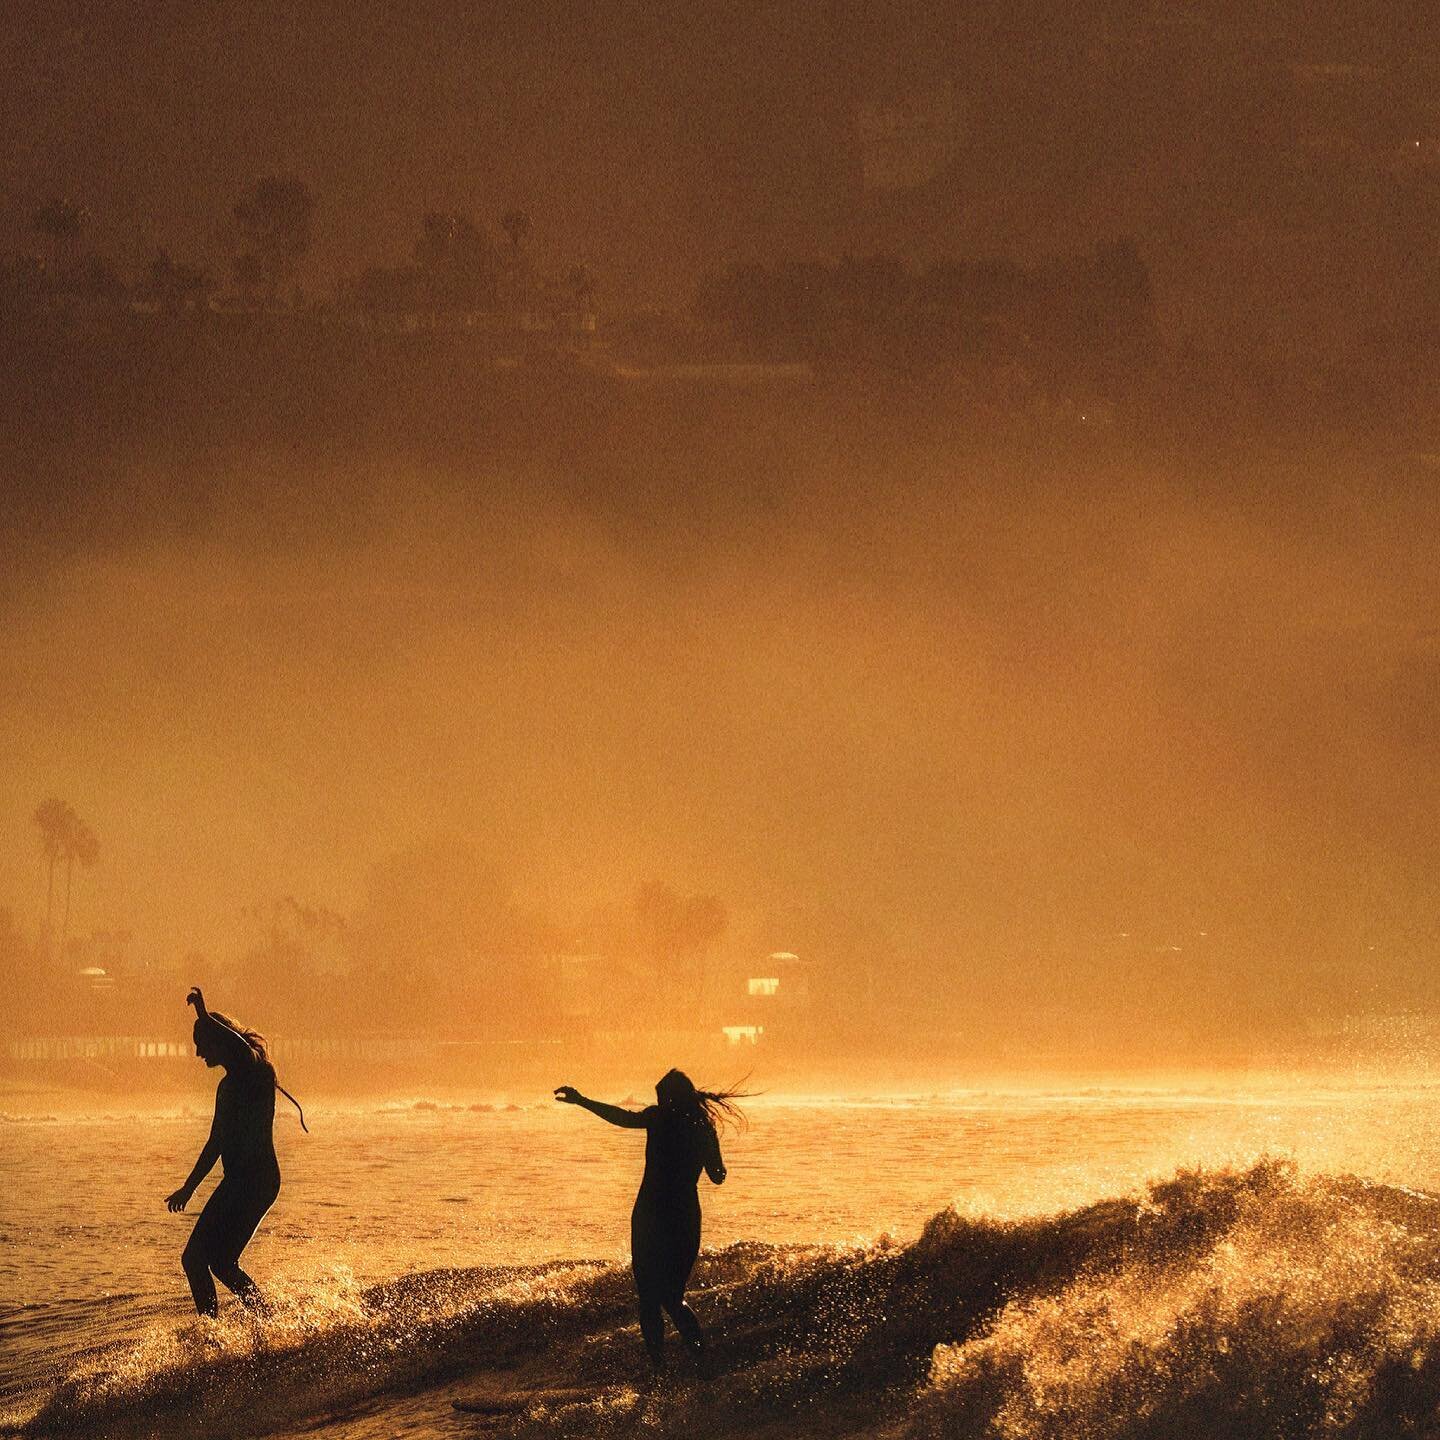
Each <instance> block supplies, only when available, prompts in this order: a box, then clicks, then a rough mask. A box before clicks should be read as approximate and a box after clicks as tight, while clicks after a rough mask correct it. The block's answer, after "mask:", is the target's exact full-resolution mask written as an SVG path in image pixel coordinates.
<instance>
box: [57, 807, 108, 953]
mask: <svg viewBox="0 0 1440 1440" xmlns="http://www.w3.org/2000/svg"><path fill="white" fill-rule="evenodd" d="M70 821H71V823H70V828H69V833H68V834H67V836H66V840H67V844H66V847H65V919H64V922H63V923H62V925H61V928H60V953H61V955H64V953H65V946H66V945H67V944H68V943H69V939H70V886H71V883H72V881H73V878H74V875H75V862H76V861H77V860H78V861H79V862H80V865H81V868H82V869H85V870H88V869H89V868H90V867H91V866H92V865H93V864H94V863H95V861H96V859H97V858H98V857H99V854H100V842H99V841H98V840H97V839H96V838H95V832H94V831H93V830H92V829H91V828H90V827H89V826H88V825H87V824H86V823H85V822H84V821H83V820H82V819H81V818H80V817H79V816H78V815H77V814H75V812H74V811H73V810H72V811H71V812H70Z"/></svg>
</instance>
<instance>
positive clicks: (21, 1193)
mask: <svg viewBox="0 0 1440 1440" xmlns="http://www.w3.org/2000/svg"><path fill="white" fill-rule="evenodd" d="M306 1098H307V1101H308V1102H309V1103H307V1118H308V1119H309V1122H310V1128H311V1132H312V1133H311V1134H309V1135H304V1134H302V1133H301V1132H300V1129H299V1126H298V1124H297V1123H296V1120H295V1117H294V1112H293V1111H292V1110H290V1108H289V1107H288V1106H286V1105H284V1103H283V1102H282V1104H281V1106H280V1108H279V1109H277V1112H276V1135H277V1148H278V1150H279V1154H280V1162H281V1167H282V1171H283V1174H284V1187H283V1189H282V1192H281V1195H280V1199H279V1201H278V1202H277V1204H276V1206H275V1207H274V1209H273V1210H272V1211H271V1213H270V1215H269V1216H268V1217H267V1219H266V1221H265V1223H264V1224H263V1225H262V1227H261V1230H260V1232H259V1234H258V1235H257V1237H256V1239H255V1241H254V1242H253V1244H252V1245H251V1247H250V1249H249V1250H248V1251H247V1252H246V1258H245V1262H244V1263H245V1265H246V1268H247V1269H248V1270H249V1271H250V1272H251V1273H252V1274H253V1275H254V1276H255V1277H256V1279H257V1280H258V1281H259V1282H260V1283H261V1285H262V1286H263V1287H264V1288H265V1290H266V1291H267V1294H268V1295H269V1296H270V1298H271V1300H272V1302H273V1305H274V1310H273V1314H272V1315H271V1316H270V1317H269V1318H268V1319H266V1320H264V1321H255V1320H253V1319H251V1318H250V1317H248V1316H246V1315H244V1314H243V1313H242V1312H240V1311H239V1309H238V1307H236V1306H235V1305H234V1304H233V1302H231V1303H228V1304H227V1301H228V1300H229V1297H228V1296H226V1295H225V1293H224V1292H223V1291H222V1307H223V1313H222V1318H221V1320H220V1322H219V1323H218V1324H214V1325H208V1324H206V1323H204V1322H200V1321H197V1320H196V1319H195V1317H194V1316H193V1313H191V1312H190V1307H189V1301H188V1296H187V1292H186V1289H185V1283H184V1277H183V1275H182V1274H181V1271H180V1267H179V1254H180V1250H181V1248H182V1247H183V1245H184V1243H185V1239H186V1237H187V1235H188V1232H189V1229H190V1226H191V1224H192V1223H193V1218H194V1216H195V1215H196V1214H197V1213H198V1212H199V1209H200V1207H201V1205H202V1204H203V1200H204V1197H205V1195H206V1194H207V1193H208V1189H209V1183H213V1181H212V1182H208V1183H207V1185H206V1186H205V1187H203V1188H202V1190H201V1192H200V1193H199V1194H198V1195H197V1196H196V1199H195V1200H194V1201H193V1202H192V1204H191V1207H190V1211H189V1213H188V1215H170V1214H168V1213H167V1211H166V1210H165V1206H164V1197H165V1196H166V1195H167V1194H168V1193H169V1192H170V1191H171V1190H173V1189H174V1188H176V1187H177V1186H178V1185H179V1184H180V1182H181V1181H182V1180H183V1179H184V1177H185V1175H186V1174H187V1172H188V1170H189V1168H190V1165H191V1164H192V1163H193V1160H194V1157H195V1154H196V1153H197V1152H198V1150H199V1148H200V1146H201V1144H202V1142H203V1141H204V1139H205V1135H206V1132H207V1128H208V1120H209V1111H208V1093H207V1092H206V1091H205V1090H202V1089H199V1088H197V1092H196V1095H195V1099H194V1101H193V1104H192V1105H191V1106H190V1108H188V1109H169V1110H162V1109H156V1110H151V1111H145V1112H140V1113H120V1112H119V1111H118V1110H117V1111H115V1112H114V1113H103V1112H102V1107H101V1106H100V1105H96V1106H95V1107H94V1109H93V1112H92V1113H72V1112H70V1111H66V1112H64V1113H55V1114H45V1113H40V1114H19V1115H10V1116H6V1117H5V1118H4V1120H3V1121H0V1175H3V1189H0V1421H3V1424H4V1425H5V1426H6V1427H8V1428H10V1429H12V1430H15V1429H20V1430H23V1431H25V1432H27V1433H57V1434H61V1433H63V1434H67V1435H83V1434H95V1435H106V1436H110V1435H132V1434H133V1435H167V1434H171V1433H176V1434H178V1433H186V1434H191V1435H194V1434H202V1435H203V1434H214V1435H231V1434H235V1435H240V1434H292V1433H299V1432H301V1431H303V1432H304V1433H319V1434H334V1435H337V1436H339V1435H344V1436H357V1437H358V1436H367V1437H368V1436H380V1435H399V1434H406V1435H417V1436H419V1435H450V1434H468V1433H477V1427H479V1428H480V1429H482V1430H485V1431H486V1433H489V1432H490V1431H494V1430H497V1429H498V1430H503V1431H504V1432H505V1433H536V1434H538V1433H541V1432H542V1431H543V1432H544V1433H546V1434H570V1433H574V1434H596V1433H610V1432H612V1431H613V1432H616V1433H619V1432H624V1433H627V1434H628V1433H631V1432H632V1431H635V1430H637V1428H638V1429H639V1430H642V1431H645V1432H646V1433H651V1434H662V1433H664V1434H668V1433H675V1434H680V1433H690V1432H693V1430H694V1429H695V1428H696V1427H697V1426H698V1427H701V1428H704V1427H706V1426H708V1427H709V1428H710V1429H711V1431H712V1432H713V1433H717V1434H719V1433H729V1431H730V1430H731V1429H734V1430H736V1431H737V1432H739V1431H744V1432H745V1433H747V1434H748V1433H754V1431H755V1430H756V1429H757V1428H760V1429H766V1428H767V1427H772V1428H769V1429H767V1433H775V1434H797V1435H801V1434H811V1433H825V1434H841V1433H852V1432H853V1433H857V1434H858V1433H873V1432H874V1431H875V1430H877V1429H888V1430H889V1431H891V1432H893V1433H895V1434H912V1433H913V1434H915V1435H922V1434H937V1435H938V1434H946V1435H960V1436H968V1435H972V1434H973V1435H975V1436H977V1437H978V1436H996V1437H999V1436H1006V1437H1017V1440H1024V1437H1037V1440H1040V1437H1052V1436H1053V1437H1055V1440H1060V1437H1062V1436H1064V1437H1070V1436H1075V1435H1083V1436H1086V1437H1091V1436H1101V1435H1113V1436H1115V1437H1117V1440H1120V1437H1135V1436H1142V1435H1143V1436H1154V1437H1157V1440H1158V1437H1161V1436H1170V1435H1189V1434H1198V1435H1210V1434H1215V1435H1217V1436H1219V1435H1225V1436H1229V1437H1234V1436H1241V1437H1243V1436H1248V1435H1252V1434H1253V1435H1277V1436H1283V1435H1291V1434H1295V1435H1300V1434H1334V1435H1353V1436H1362V1435H1370V1434H1374V1435H1377V1436H1378V1435H1393V1434H1401V1433H1426V1434H1433V1433H1440V1409H1437V1406H1440V1205H1437V1202H1436V1201H1435V1200H1434V1199H1433V1198H1432V1196H1431V1194H1430V1192H1431V1191H1436V1192H1440V1123H1437V1122H1440V1086H1434V1087H1432V1086H1430V1085H1426V1084H1409V1085H1403V1086H1402V1085H1387V1084H1380V1083H1342V1082H1336V1083H1329V1084H1304V1085H1301V1084H1260V1083H1256V1084H1248V1085H1242V1084H1236V1083H1233V1082H1224V1083H1222V1082H1218V1081H1217V1082H1216V1083H1215V1084H1213V1085H1212V1084H1190V1085H1186V1086H1176V1087H1168V1088H1167V1087H1150V1088H1139V1087H1135V1086H1104V1085H1097V1086H1087V1087H1085V1088H1076V1089H1064V1088H1051V1089H1034V1090H1006V1091H987V1090H969V1091H955V1092H949V1093H943V1094H930V1095H910V1096H899V1095H896V1096H879V1095H875V1096H851V1097H845V1098H837V1097H825V1096H802V1095H766V1096H761V1097H759V1098H757V1099H755V1100H753V1101H751V1102H749V1107H748V1108H749V1113H750V1120H751V1123H750V1126H749V1128H748V1129H747V1130H745V1131H743V1132H741V1133H738V1134H731V1135H729V1136H727V1137H726V1139H725V1149H726V1160H727V1163H728V1164H729V1167H730V1178H729V1181H728V1183H727V1184H726V1185H725V1186H723V1187H721V1188H715V1187H711V1186H709V1185H708V1183H707V1182H704V1181H702V1200H703V1204H704V1212H705V1245H706V1252H707V1253H706V1255H705V1257H704V1258H703V1259H702V1263H701V1265H700V1267H699V1269H698V1271H697V1274H696V1277H695V1290H696V1302H695V1303H696V1308H697V1310H698V1311H699V1313H700V1315H701V1319H702V1321H703V1322H704V1323H705V1324H706V1326H707V1329H708V1331H709V1332H710V1334H711V1337H712V1341H713V1355H712V1359H711V1362H710V1363H711V1364H712V1365H713V1367H714V1372H713V1373H710V1374H707V1375H698V1376H689V1377H687V1376H686V1375H685V1374H684V1372H683V1371H677V1373H676V1376H675V1378H674V1379H673V1380H672V1381H671V1382H670V1383H668V1384H667V1385H666V1386H664V1387H659V1388H655V1387H647V1386H645V1385H644V1384H642V1383H641V1382H642V1381H643V1378H644V1376H643V1371H644V1366H643V1364H642V1360H643V1355H642V1352H641V1350H640V1346H639V1339H638V1334H637V1332H636V1329H635V1325H634V1316H633V1302H632V1296H631V1291H630V1288H629V1277H628V1272H627V1271H626V1270H625V1262H626V1260H627V1248H628V1215H629V1207H630V1202H631V1199H632V1198H633V1194H634V1190H635V1186H636V1184H637V1182H638V1179H639V1175H640V1170H641V1164H642V1155H643V1145H644V1139H643V1135H642V1134H640V1133H638V1132H626V1131H621V1130H617V1129H614V1128H613V1127H610V1126H607V1125H604V1124H603V1123H601V1122H600V1121H598V1120H596V1119H595V1118H594V1117H592V1116H590V1115H588V1114H586V1113H584V1112H582V1111H579V1110H576V1109H573V1108H570V1107H562V1106H558V1105H556V1104H554V1103H553V1102H552V1101H550V1100H549V1098H548V1097H547V1096H541V1097H510V1098H508V1099H500V1100H495V1099H493V1098H492V1099H489V1100H486V1099H480V1098H475V1099H470V1098H467V1097H461V1098H454V1097H448V1098H445V1099H437V1098H427V1097H423V1096H421V1097H415V1096H405V1097H398V1098H395V1099H391V1100H388V1101H366V1102H357V1101H349V1102H343V1103H341V1102H333V1103H325V1102H323V1101H322V1100H319V1099H316V1098H314V1097H306ZM613 1098H615V1099H617V1100H618V1099H621V1098H623V1097H621V1096H615V1097H613ZM632 1098H634V1099H635V1103H641V1100H642V1098H643V1097H632ZM474 1393H481V1394H482V1396H483V1395H490V1396H492V1398H493V1405H491V1408H490V1412H489V1413H488V1418H487V1417H486V1416H481V1417H478V1418H477V1415H476V1414H473V1413H461V1412H457V1411H455V1410H454V1409H453V1408H452V1403H451V1402H452V1401H454V1400H460V1401H462V1402H463V1401H465V1398H466V1395H467V1394H471V1396H472V1399H473V1394H474ZM516 1396H519V1397H520V1399H516ZM486 1403H487V1404H488V1403H489V1402H486ZM817 1407H818V1408H817ZM1427 1407H1428V1408H1427ZM822 1410H823V1414H824V1417H825V1418H824V1420H823V1423H822V1422H821V1420H820V1418H819V1417H820V1414H821V1412H822ZM1197 1416H1210V1417H1213V1416H1219V1417H1220V1420H1215V1421H1214V1424H1215V1425H1217V1426H1220V1428H1204V1425H1210V1424H1211V1423H1212V1422H1211V1420H1208V1419H1207V1420H1205V1422H1204V1425H1201V1424H1200V1421H1199V1420H1197V1419H1196V1417H1197ZM1221 1421H1223V1425H1222V1424H1221ZM1197 1426H1198V1427H1199V1428H1197ZM773 1427H778V1428H773ZM1387 1427H1388V1428H1387ZM1406 1427H1409V1429H1408V1430H1407V1428H1406ZM1427 1427H1428V1428H1427Z"/></svg>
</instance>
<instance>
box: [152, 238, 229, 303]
mask: <svg viewBox="0 0 1440 1440" xmlns="http://www.w3.org/2000/svg"><path fill="white" fill-rule="evenodd" d="M214 288H215V284H214V281H212V280H211V278H210V276H209V273H208V272H207V271H205V270H203V269H201V268H200V266H198V265H186V264H185V263H184V262H183V261H181V260H176V259H174V258H172V256H171V254H170V252H169V251H168V250H165V249H163V248H162V249H160V250H157V251H156V252H155V258H154V259H153V260H151V262H150V265H149V268H148V269H147V271H146V273H145V293H146V294H147V295H148V296H149V298H150V299H152V300H154V301H155V302H156V303H157V304H158V305H159V306H160V308H161V309H162V310H168V311H171V312H177V311H181V310H196V309H199V308H200V307H201V306H202V305H203V304H204V301H205V297H206V296H207V295H209V293H210V292H211V291H212V290H213V289H214Z"/></svg>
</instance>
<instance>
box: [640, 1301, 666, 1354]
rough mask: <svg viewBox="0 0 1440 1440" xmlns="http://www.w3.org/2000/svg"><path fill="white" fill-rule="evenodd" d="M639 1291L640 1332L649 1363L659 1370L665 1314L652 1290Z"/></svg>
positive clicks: (662, 1349)
mask: <svg viewBox="0 0 1440 1440" xmlns="http://www.w3.org/2000/svg"><path fill="white" fill-rule="evenodd" d="M636 1288H637V1289H638V1288H639V1287H638V1286H637V1287H636ZM639 1293H640V1334H641V1336H642V1337H643V1339H644V1341H645V1350H646V1353H647V1354H648V1355H649V1356H650V1363H651V1364H652V1365H653V1366H654V1367H655V1368H656V1369H657V1370H660V1369H663V1368H664V1365H665V1314H664V1311H663V1309H662V1307H661V1304H660V1297H659V1296H658V1295H657V1294H655V1292H654V1291H653V1290H640V1292H639Z"/></svg>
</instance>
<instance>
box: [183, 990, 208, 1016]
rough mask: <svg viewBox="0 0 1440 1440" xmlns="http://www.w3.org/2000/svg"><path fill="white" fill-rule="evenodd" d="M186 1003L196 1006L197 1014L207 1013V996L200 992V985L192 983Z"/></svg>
mask: <svg viewBox="0 0 1440 1440" xmlns="http://www.w3.org/2000/svg"><path fill="white" fill-rule="evenodd" d="M185 1003H186V1004H187V1005H193V1006H194V1007H195V1013H196V1015H203V1014H204V1013H205V997H204V996H203V995H202V994H201V993H200V987H199V986H198V985H192V986H191V987H190V993H189V994H188V995H187V996H186V997H185Z"/></svg>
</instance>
